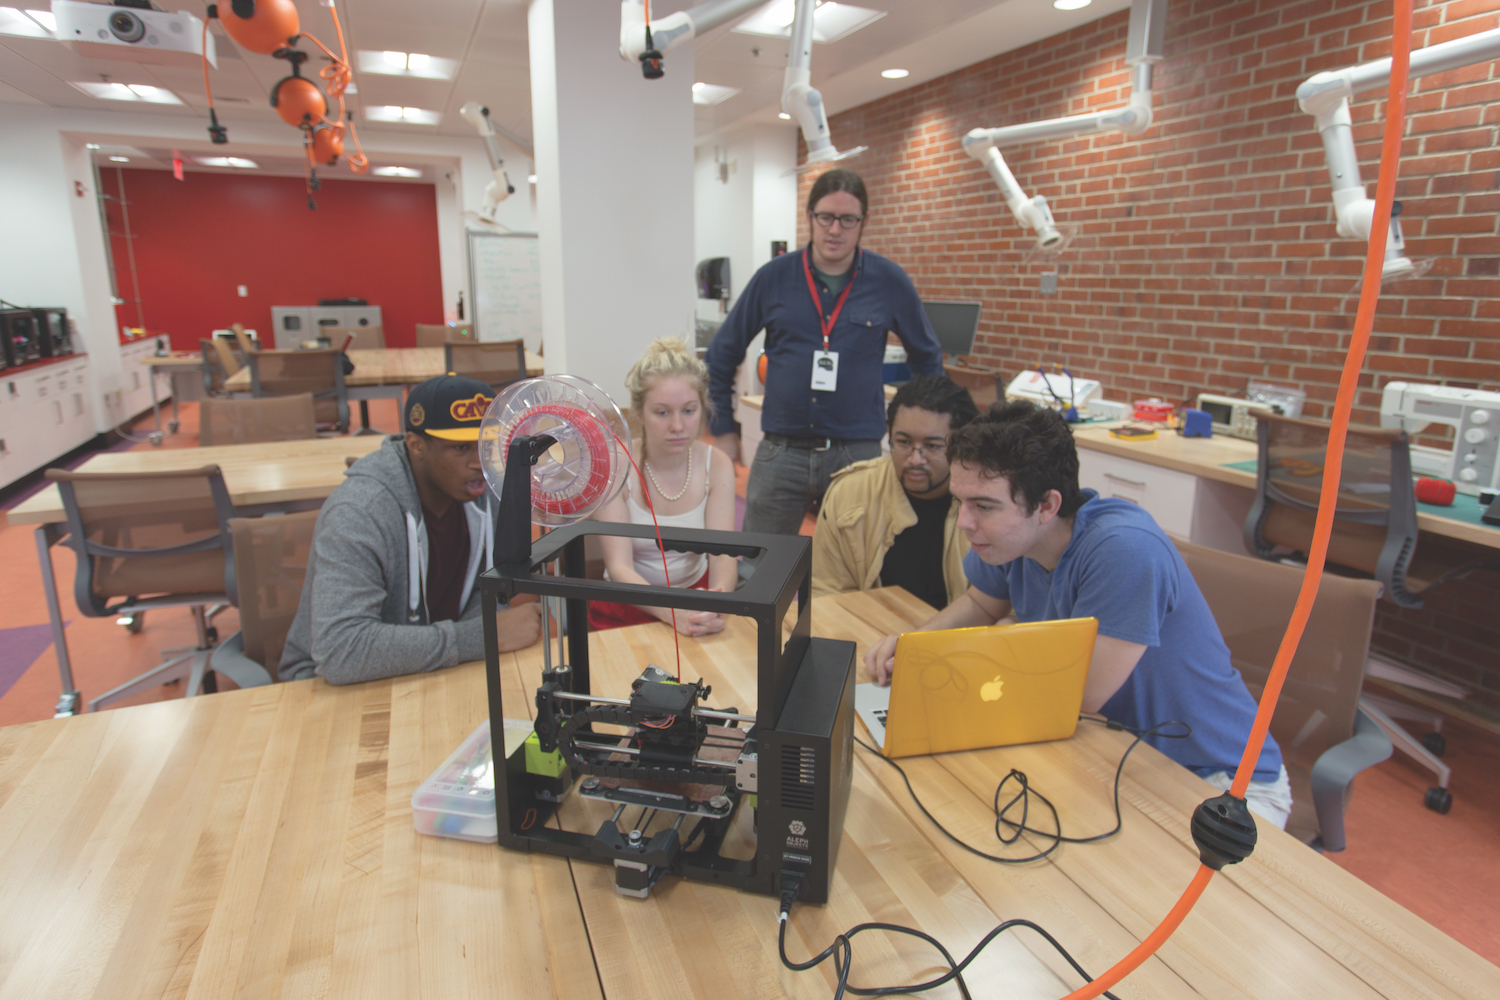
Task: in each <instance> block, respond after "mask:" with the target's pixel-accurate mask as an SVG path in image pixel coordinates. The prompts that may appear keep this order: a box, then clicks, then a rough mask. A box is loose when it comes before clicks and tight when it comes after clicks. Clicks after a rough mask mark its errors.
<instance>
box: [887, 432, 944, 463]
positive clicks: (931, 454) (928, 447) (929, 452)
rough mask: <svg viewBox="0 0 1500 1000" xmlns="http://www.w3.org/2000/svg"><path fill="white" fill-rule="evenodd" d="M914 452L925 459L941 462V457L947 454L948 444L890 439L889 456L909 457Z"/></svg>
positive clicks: (900, 438)
mask: <svg viewBox="0 0 1500 1000" xmlns="http://www.w3.org/2000/svg"><path fill="white" fill-rule="evenodd" d="M914 451H920V452H921V453H922V454H923V455H924V456H926V457H927V458H935V459H937V460H938V461H942V459H943V456H945V455H947V454H948V443H947V442H946V441H913V440H912V439H911V438H906V437H893V438H891V454H893V455H910V454H911V453H912V452H914Z"/></svg>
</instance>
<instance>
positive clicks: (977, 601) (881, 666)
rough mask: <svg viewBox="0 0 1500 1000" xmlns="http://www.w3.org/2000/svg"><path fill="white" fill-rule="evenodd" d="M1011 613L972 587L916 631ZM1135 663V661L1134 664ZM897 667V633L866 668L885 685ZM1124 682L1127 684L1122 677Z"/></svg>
mask: <svg viewBox="0 0 1500 1000" xmlns="http://www.w3.org/2000/svg"><path fill="white" fill-rule="evenodd" d="M1008 614H1010V602H1009V601H1002V600H1000V599H999V598H995V597H991V596H990V595H989V594H986V593H985V592H984V591H982V590H980V589H978V588H977V587H973V586H970V587H969V589H968V590H966V591H964V592H963V593H962V594H960V595H959V597H958V599H957V600H956V601H954V602H953V603H952V604H949V605H948V606H947V607H946V608H944V609H943V610H941V611H939V612H938V613H937V614H935V615H933V616H932V617H931V618H929V619H928V620H927V621H926V622H925V623H924V624H923V625H922V626H921V627H920V628H917V629H915V630H914V631H917V632H937V631H940V630H942V629H945V628H973V627H975V626H983V625H993V624H995V623H996V622H998V621H999V620H1000V619H1002V618H1004V617H1005V616H1006V615H1008ZM1133 665H1134V664H1132V666H1133ZM895 666H896V636H894V635H888V636H886V637H885V638H884V639H881V640H880V641H879V642H877V643H876V644H875V645H874V646H873V647H872V648H871V649H870V651H869V652H867V653H866V654H865V669H866V670H867V671H869V674H870V680H872V681H874V682H875V683H876V684H879V685H881V686H882V687H884V686H885V685H887V684H889V683H890V682H891V671H892V670H893V669H894V668H895ZM1121 683H1124V681H1123V680H1122V681H1121Z"/></svg>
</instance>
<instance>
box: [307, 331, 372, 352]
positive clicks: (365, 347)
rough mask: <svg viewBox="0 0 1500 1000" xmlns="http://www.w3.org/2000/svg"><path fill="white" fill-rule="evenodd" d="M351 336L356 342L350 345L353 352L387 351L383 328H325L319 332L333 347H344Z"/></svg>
mask: <svg viewBox="0 0 1500 1000" xmlns="http://www.w3.org/2000/svg"><path fill="white" fill-rule="evenodd" d="M350 334H353V335H354V340H353V341H352V342H350V344H349V350H351V351H383V350H385V327H383V326H325V327H323V328H322V329H320V330H319V331H318V336H320V337H327V338H328V343H329V345H330V346H333V347H343V346H344V341H345V340H347V339H348V338H349V335H350Z"/></svg>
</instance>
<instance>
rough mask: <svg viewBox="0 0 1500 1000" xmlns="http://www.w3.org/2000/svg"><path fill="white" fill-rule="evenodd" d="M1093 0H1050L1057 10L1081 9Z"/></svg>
mask: <svg viewBox="0 0 1500 1000" xmlns="http://www.w3.org/2000/svg"><path fill="white" fill-rule="evenodd" d="M1093 2H1094V0H1052V6H1054V7H1056V8H1057V9H1058V10H1082V9H1083V8H1085V7H1087V6H1088V5H1089V4H1091V3H1093Z"/></svg>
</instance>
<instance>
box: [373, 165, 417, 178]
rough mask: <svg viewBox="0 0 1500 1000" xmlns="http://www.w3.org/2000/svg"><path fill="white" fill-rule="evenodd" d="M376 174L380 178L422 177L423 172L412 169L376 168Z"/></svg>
mask: <svg viewBox="0 0 1500 1000" xmlns="http://www.w3.org/2000/svg"><path fill="white" fill-rule="evenodd" d="M374 173H375V174H376V175H377V176H380V177H421V176H422V171H420V170H416V169H413V168H412V167H376V168H375V170H374Z"/></svg>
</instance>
